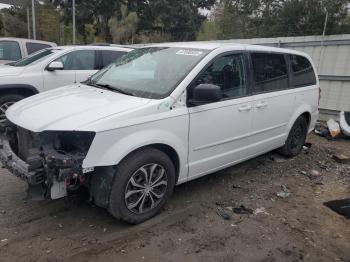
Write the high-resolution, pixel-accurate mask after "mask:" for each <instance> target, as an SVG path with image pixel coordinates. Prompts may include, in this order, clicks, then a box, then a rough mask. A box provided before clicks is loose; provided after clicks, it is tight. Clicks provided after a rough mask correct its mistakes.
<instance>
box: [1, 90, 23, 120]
mask: <svg viewBox="0 0 350 262" xmlns="http://www.w3.org/2000/svg"><path fill="white" fill-rule="evenodd" d="M23 98H24V96H21V95H16V94H8V95H3V96H0V123H3V122H5V121H6V115H5V113H6V110H7V109H8V108H9V107H10V106H11V105H13V104H14V103H16V102H17V101H19V100H22V99H23Z"/></svg>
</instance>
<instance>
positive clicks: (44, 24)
mask: <svg viewBox="0 0 350 262" xmlns="http://www.w3.org/2000/svg"><path fill="white" fill-rule="evenodd" d="M36 20H37V38H38V39H45V40H46V41H52V42H55V43H59V42H60V15H59V13H58V11H57V10H56V8H55V7H54V6H53V5H51V4H42V5H38V6H37V10H36Z"/></svg>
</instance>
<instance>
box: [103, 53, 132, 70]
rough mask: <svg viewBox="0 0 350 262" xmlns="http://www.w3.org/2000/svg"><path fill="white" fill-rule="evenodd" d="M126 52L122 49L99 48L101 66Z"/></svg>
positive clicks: (106, 64)
mask: <svg viewBox="0 0 350 262" xmlns="http://www.w3.org/2000/svg"><path fill="white" fill-rule="evenodd" d="M126 53H127V52H123V51H112V50H101V68H103V67H106V66H108V65H109V64H111V63H113V62H114V61H115V60H117V59H118V58H120V57H122V56H123V55H125V54H126Z"/></svg>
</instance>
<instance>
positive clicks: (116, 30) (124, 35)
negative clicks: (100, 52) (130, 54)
mask: <svg viewBox="0 0 350 262" xmlns="http://www.w3.org/2000/svg"><path fill="white" fill-rule="evenodd" d="M137 24H138V17H137V14H136V12H129V11H128V8H127V6H122V8H121V18H120V19H119V18H118V15H117V14H116V15H115V16H114V17H112V18H111V19H110V20H109V22H108V25H109V30H110V32H111V34H112V38H113V42H114V43H118V44H133V43H134V40H135V34H136V30H137Z"/></svg>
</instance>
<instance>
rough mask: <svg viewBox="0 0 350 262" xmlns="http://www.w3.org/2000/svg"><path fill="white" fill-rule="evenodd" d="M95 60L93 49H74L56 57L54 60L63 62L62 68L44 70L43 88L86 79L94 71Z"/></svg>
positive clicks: (47, 88) (48, 88)
mask: <svg viewBox="0 0 350 262" xmlns="http://www.w3.org/2000/svg"><path fill="white" fill-rule="evenodd" d="M95 60H96V59H95V51H94V50H75V51H72V52H70V53H67V54H65V55H63V56H61V57H59V58H57V59H56V60H55V61H60V62H62V63H63V70H55V71H48V70H45V71H44V73H43V75H44V88H45V89H46V90H51V89H54V88H57V87H62V86H65V85H70V84H74V83H79V82H82V81H84V80H86V79H87V78H88V77H89V76H90V75H92V74H94V73H95V72H96V70H95V67H96V64H95Z"/></svg>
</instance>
